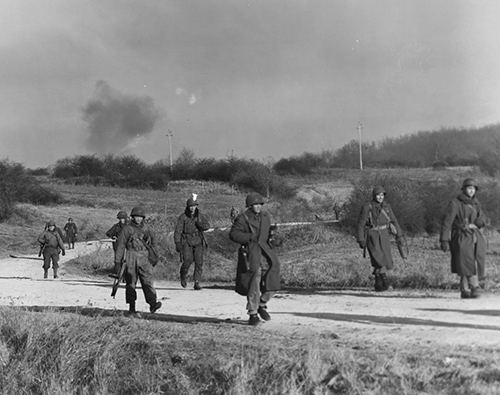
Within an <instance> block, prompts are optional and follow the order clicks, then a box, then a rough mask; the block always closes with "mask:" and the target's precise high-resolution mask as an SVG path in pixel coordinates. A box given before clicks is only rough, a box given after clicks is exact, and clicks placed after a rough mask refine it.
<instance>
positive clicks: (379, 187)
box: [372, 185, 387, 199]
mask: <svg viewBox="0 0 500 395" xmlns="http://www.w3.org/2000/svg"><path fill="white" fill-rule="evenodd" d="M381 193H383V194H384V195H385V194H386V193H387V192H386V191H385V189H384V187H383V186H382V185H377V186H375V188H373V191H372V196H373V198H374V199H375V196H377V195H380V194H381Z"/></svg>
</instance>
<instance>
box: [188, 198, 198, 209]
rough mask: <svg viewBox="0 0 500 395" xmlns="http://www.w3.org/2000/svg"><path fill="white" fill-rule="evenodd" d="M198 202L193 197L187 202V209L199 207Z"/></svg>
mask: <svg viewBox="0 0 500 395" xmlns="http://www.w3.org/2000/svg"><path fill="white" fill-rule="evenodd" d="M197 205H198V201H196V200H194V199H193V198H192V197H190V198H189V199H188V200H186V207H192V206H197Z"/></svg>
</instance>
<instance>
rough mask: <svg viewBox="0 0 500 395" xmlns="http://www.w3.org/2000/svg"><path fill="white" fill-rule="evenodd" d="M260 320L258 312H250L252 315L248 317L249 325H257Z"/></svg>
mask: <svg viewBox="0 0 500 395" xmlns="http://www.w3.org/2000/svg"><path fill="white" fill-rule="evenodd" d="M260 322H261V321H260V319H259V316H258V315H257V314H250V317H249V318H248V325H252V326H257V325H259V324H260Z"/></svg>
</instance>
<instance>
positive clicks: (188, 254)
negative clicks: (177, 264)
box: [181, 244, 194, 280]
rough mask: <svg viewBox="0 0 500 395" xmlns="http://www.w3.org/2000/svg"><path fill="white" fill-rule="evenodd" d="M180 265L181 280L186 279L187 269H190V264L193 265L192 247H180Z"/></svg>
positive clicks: (185, 245)
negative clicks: (181, 259)
mask: <svg viewBox="0 0 500 395" xmlns="http://www.w3.org/2000/svg"><path fill="white" fill-rule="evenodd" d="M182 258H183V261H182V265H181V280H182V279H186V276H187V274H188V271H189V268H190V267H191V264H192V263H193V259H194V254H193V247H191V246H189V245H187V244H184V245H183V246H182Z"/></svg>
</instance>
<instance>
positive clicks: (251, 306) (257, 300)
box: [247, 254, 274, 315]
mask: <svg viewBox="0 0 500 395" xmlns="http://www.w3.org/2000/svg"><path fill="white" fill-rule="evenodd" d="M268 269H269V263H268V261H267V258H266V257H265V255H264V254H262V256H261V259H260V267H259V269H258V270H257V271H256V272H255V274H254V276H253V277H252V281H251V282H250V286H249V289H248V295H247V310H248V314H250V315H251V314H257V310H258V309H259V307H262V308H265V309H266V308H267V302H269V300H270V299H271V298H272V297H273V295H274V292H271V291H266V292H263V293H261V287H260V283H261V280H262V273H264V272H266V271H267V270H268Z"/></svg>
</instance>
